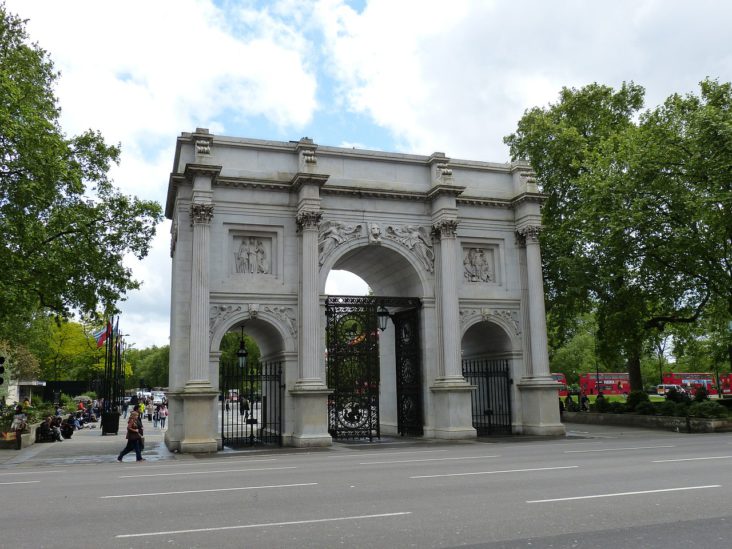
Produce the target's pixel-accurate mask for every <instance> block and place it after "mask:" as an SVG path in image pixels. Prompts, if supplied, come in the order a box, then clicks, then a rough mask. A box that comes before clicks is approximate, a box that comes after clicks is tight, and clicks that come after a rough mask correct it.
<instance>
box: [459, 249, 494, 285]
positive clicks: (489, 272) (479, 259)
mask: <svg viewBox="0 0 732 549" xmlns="http://www.w3.org/2000/svg"><path fill="white" fill-rule="evenodd" d="M463 267H464V275H465V280H467V281H468V282H490V281H492V280H493V268H492V266H491V258H490V254H489V252H487V251H486V250H484V249H483V248H469V249H468V252H467V253H466V254H465V259H464V260H463Z"/></svg>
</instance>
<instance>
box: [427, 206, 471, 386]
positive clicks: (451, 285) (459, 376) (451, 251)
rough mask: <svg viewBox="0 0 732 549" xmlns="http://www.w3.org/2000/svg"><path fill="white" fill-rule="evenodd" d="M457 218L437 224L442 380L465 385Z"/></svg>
mask: <svg viewBox="0 0 732 549" xmlns="http://www.w3.org/2000/svg"><path fill="white" fill-rule="evenodd" d="M457 226H458V222H457V220H446V221H442V222H440V223H438V224H435V225H434V226H433V230H434V233H435V235H439V238H440V265H439V269H440V282H441V284H440V293H439V296H438V299H439V300H440V321H441V323H442V330H441V331H442V370H443V371H442V372H440V373H441V374H442V378H441V379H442V381H450V382H457V383H461V384H464V383H465V378H463V372H462V360H461V357H460V305H459V302H458V291H457V286H458V273H457V263H456V261H457V259H456V258H457V257H458V241H457Z"/></svg>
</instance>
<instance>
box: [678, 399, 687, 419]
mask: <svg viewBox="0 0 732 549" xmlns="http://www.w3.org/2000/svg"><path fill="white" fill-rule="evenodd" d="M674 408H675V409H674V416H676V417H686V416H688V415H689V405H688V404H687V403H686V402H675V403H674Z"/></svg>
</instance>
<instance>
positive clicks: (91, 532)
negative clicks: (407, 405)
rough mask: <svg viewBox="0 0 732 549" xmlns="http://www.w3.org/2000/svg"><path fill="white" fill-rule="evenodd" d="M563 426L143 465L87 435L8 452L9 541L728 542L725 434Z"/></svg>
mask: <svg viewBox="0 0 732 549" xmlns="http://www.w3.org/2000/svg"><path fill="white" fill-rule="evenodd" d="M568 428H569V436H568V437H567V438H561V439H554V440H539V439H536V438H529V439H522V438H520V437H518V438H513V439H497V440H492V441H486V440H481V441H475V442H459V443H458V442H456V443H444V442H443V443H435V442H429V441H422V440H419V441H412V440H400V439H396V440H386V441H385V442H381V443H374V444H366V443H357V444H336V445H334V446H333V447H332V448H329V449H322V450H310V451H308V450H297V449H281V450H280V449H278V450H259V451H246V452H224V453H220V454H217V455H213V456H206V457H194V456H190V455H187V456H182V455H175V454H171V453H169V452H167V451H166V450H164V448H163V447H162V444H161V443H160V440H161V433H160V432H159V431H155V430H151V429H148V430H147V432H146V438H147V450H146V453H145V457H146V458H148V461H147V462H144V463H139V464H138V463H135V462H133V461H130V462H126V463H123V464H119V463H116V462H115V461H114V459H115V456H116V452H117V451H118V450H119V448H120V447H121V446H122V445H123V441H122V436H121V435H120V436H118V437H101V436H100V435H99V433H98V432H97V433H94V432H93V431H86V432H84V433H78V434H77V435H75V436H74V438H73V439H72V440H71V441H65V442H63V443H55V444H43V445H35V446H34V447H31V448H28V449H25V450H22V451H21V452H15V454H14V455H13V457H12V458H7V457H6V456H7V454H8V452H10V453H11V454H12V453H13V451H10V450H8V451H2V452H0V462H2V463H3V464H2V465H0V493H1V494H2V496H3V497H2V501H3V505H2V506H1V507H0V509H1V510H0V527H2V532H1V535H2V537H1V538H0V539H1V540H2V541H1V542H0V545H2V546H3V547H13V548H21V547H33V548H36V547H73V548H75V549H79V548H85V547H95V548H96V547H99V546H103V547H151V546H162V545H165V546H170V547H298V548H307V547H318V548H320V547H369V548H374V547H377V548H378V547H388V548H392V547H394V548H399V547H420V548H422V547H428V548H429V547H441V548H445V547H457V546H467V547H489V548H499V547H505V548H519V547H527V548H528V547H531V548H544V547H547V548H548V547H552V548H564V547H578V548H584V547H587V548H589V547H593V548H596V547H612V548H622V547H634V548H638V547H642V548H646V547H648V548H654V547H659V548H661V547H663V548H665V549H667V548H675V547H689V546H694V547H729V546H732V542H730V541H729V540H730V536H732V528H730V526H731V525H732V511H730V509H732V491H730V486H732V482H731V481H729V478H730V473H731V472H732V436H731V435H729V434H705V435H688V434H677V433H666V432H658V431H648V430H643V429H628V428H615V427H607V426H602V427H597V426H585V425H569V426H568ZM39 448H40V449H39ZM74 450H75V451H76V452H83V454H84V455H78V454H77V455H71V453H72V451H74ZM62 454H63V455H62ZM130 459H132V458H130ZM7 525H12V527H11V528H7Z"/></svg>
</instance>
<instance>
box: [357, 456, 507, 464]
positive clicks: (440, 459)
mask: <svg viewBox="0 0 732 549" xmlns="http://www.w3.org/2000/svg"><path fill="white" fill-rule="evenodd" d="M497 457H501V456H470V457H455V458H427V459H400V460H392V461H364V462H363V463H359V465H383V464H385V463H418V462H421V461H457V460H463V459H484V458H497Z"/></svg>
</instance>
